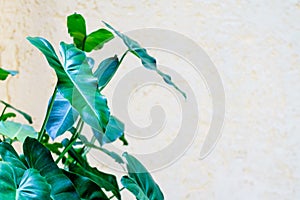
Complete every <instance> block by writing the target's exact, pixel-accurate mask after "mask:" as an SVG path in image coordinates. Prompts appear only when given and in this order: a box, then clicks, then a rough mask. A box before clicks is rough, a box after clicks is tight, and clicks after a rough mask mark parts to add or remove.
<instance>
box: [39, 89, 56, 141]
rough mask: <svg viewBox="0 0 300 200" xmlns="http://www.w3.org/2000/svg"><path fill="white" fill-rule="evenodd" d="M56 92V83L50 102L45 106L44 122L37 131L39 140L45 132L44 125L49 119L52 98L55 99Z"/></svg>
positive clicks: (52, 102)
mask: <svg viewBox="0 0 300 200" xmlns="http://www.w3.org/2000/svg"><path fill="white" fill-rule="evenodd" d="M56 94H57V85H56V86H55V89H54V91H53V94H52V97H51V101H50V104H49V106H48V108H47V113H46V116H45V119H44V122H43V125H42V128H41V130H40V132H39V136H38V140H39V141H41V140H42V138H43V136H44V134H45V128H46V125H47V122H48V120H49V117H50V112H51V110H52V107H53V104H54V100H55V97H56Z"/></svg>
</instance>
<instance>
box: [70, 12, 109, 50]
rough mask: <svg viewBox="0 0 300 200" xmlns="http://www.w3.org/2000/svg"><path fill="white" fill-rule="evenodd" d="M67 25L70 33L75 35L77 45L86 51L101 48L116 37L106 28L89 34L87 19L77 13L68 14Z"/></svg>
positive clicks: (72, 35) (74, 40)
mask: <svg viewBox="0 0 300 200" xmlns="http://www.w3.org/2000/svg"><path fill="white" fill-rule="evenodd" d="M67 26H68V33H69V34H70V36H71V37H73V42H74V44H75V46H76V47H77V48H78V49H81V50H84V51H86V52H91V51H92V50H96V49H101V48H102V47H103V45H104V44H105V43H106V42H108V41H110V40H111V39H113V38H114V35H113V34H112V33H111V32H110V31H108V30H106V29H104V28H101V29H98V30H97V31H94V32H92V33H90V34H89V35H87V34H86V24H85V20H84V18H83V17H82V16H81V15H80V14H77V13H75V14H72V15H70V16H68V18H67Z"/></svg>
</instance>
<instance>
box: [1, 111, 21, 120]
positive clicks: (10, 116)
mask: <svg viewBox="0 0 300 200" xmlns="http://www.w3.org/2000/svg"><path fill="white" fill-rule="evenodd" d="M16 116H17V115H16V114H15V113H11V112H10V113H5V114H3V115H2V116H1V117H0V121H6V120H7V119H8V118H13V117H16Z"/></svg>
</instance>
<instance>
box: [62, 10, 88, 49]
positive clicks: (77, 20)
mask: <svg viewBox="0 0 300 200" xmlns="http://www.w3.org/2000/svg"><path fill="white" fill-rule="evenodd" d="M67 26H68V33H69V34H70V36H71V37H73V40H74V44H75V45H76V47H77V48H79V49H83V45H84V40H85V37H86V25H85V20H84V18H83V17H82V16H81V15H80V14H77V13H74V14H73V15H70V16H68V17H67Z"/></svg>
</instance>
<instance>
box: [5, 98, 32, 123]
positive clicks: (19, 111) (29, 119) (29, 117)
mask: <svg viewBox="0 0 300 200" xmlns="http://www.w3.org/2000/svg"><path fill="white" fill-rule="evenodd" d="M0 102H1V103H2V104H4V105H5V106H6V107H7V108H11V109H13V110H14V111H16V112H18V113H19V114H21V115H22V116H23V117H24V118H25V119H26V120H27V121H28V123H30V124H31V123H32V118H31V116H30V115H28V114H27V113H25V112H23V111H21V110H19V109H17V108H15V107H13V106H12V105H10V104H8V103H6V102H4V101H1V100H0ZM3 121H5V120H3Z"/></svg>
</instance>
